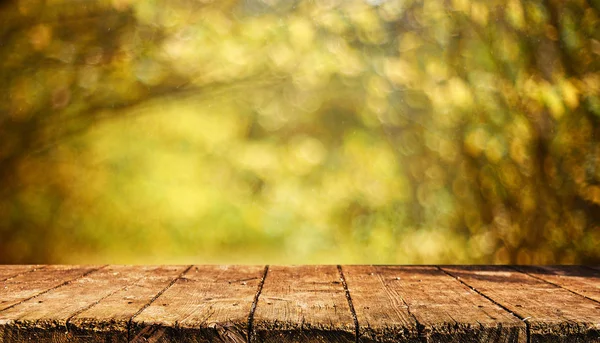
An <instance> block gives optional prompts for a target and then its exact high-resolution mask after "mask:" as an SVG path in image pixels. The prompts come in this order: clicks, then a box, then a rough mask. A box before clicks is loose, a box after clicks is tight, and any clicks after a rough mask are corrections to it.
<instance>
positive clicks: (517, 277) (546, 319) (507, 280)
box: [442, 266, 600, 343]
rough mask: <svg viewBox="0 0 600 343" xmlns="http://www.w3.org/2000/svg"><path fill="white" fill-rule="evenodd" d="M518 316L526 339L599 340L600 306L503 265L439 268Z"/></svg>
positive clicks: (534, 340) (559, 340)
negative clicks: (523, 327)
mask: <svg viewBox="0 0 600 343" xmlns="http://www.w3.org/2000/svg"><path fill="white" fill-rule="evenodd" d="M442 268H443V270H445V271H447V272H448V273H450V274H451V275H453V276H455V277H457V278H459V280H460V281H462V282H464V283H465V284H467V285H469V286H470V287H473V288H475V289H476V290H477V291H478V292H480V293H481V294H483V295H485V296H487V297H489V298H490V299H491V300H493V301H494V302H496V303H498V304H499V305H501V306H503V307H504V308H506V309H507V310H508V311H511V312H512V313H514V314H515V315H517V316H519V317H520V318H522V319H523V320H524V321H525V322H526V323H527V324H528V327H529V335H530V342H532V343H536V342H600V331H599V329H600V328H599V326H598V324H600V306H598V303H595V302H594V301H591V300H589V299H586V298H584V297H582V296H580V295H577V294H573V293H572V292H570V291H568V290H566V289H564V288H561V287H558V286H555V285H552V284H550V283H547V282H545V281H542V280H539V279H536V278H534V277H531V276H529V275H526V274H524V273H520V272H517V271H515V270H513V269H511V268H507V267H497V266H470V267H442Z"/></svg>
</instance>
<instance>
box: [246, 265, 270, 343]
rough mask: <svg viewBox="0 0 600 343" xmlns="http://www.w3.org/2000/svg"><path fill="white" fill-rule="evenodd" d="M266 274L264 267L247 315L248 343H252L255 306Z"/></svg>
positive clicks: (266, 270) (267, 268) (266, 268)
mask: <svg viewBox="0 0 600 343" xmlns="http://www.w3.org/2000/svg"><path fill="white" fill-rule="evenodd" d="M268 273H269V266H268V265H266V266H265V270H264V272H263V275H262V278H261V279H260V282H259V284H258V287H257V290H256V294H255V295H254V300H253V301H252V306H251V307H250V313H249V314H248V334H247V335H246V337H247V342H248V343H250V342H252V335H253V332H252V331H253V330H254V328H253V325H254V312H256V305H257V304H258V300H259V298H260V293H261V292H262V289H263V286H264V284H265V280H266V279H267V275H268Z"/></svg>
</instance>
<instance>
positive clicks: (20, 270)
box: [0, 264, 43, 282]
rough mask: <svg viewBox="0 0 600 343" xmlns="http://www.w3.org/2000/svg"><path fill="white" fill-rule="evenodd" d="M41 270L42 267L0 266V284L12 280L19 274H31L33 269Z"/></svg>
mask: <svg viewBox="0 0 600 343" xmlns="http://www.w3.org/2000/svg"><path fill="white" fill-rule="evenodd" d="M38 268H43V266H38V265H33V264H32V265H25V264H23V265H20V264H16V265H4V266H0V282H2V281H6V280H7V279H12V278H14V277H16V276H19V275H21V274H25V273H28V272H32V271H34V270H35V269H38Z"/></svg>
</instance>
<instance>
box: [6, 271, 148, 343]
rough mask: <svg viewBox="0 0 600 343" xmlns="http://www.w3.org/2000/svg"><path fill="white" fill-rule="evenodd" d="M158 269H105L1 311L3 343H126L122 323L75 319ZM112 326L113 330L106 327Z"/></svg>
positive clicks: (125, 334)
mask: <svg viewBox="0 0 600 343" xmlns="http://www.w3.org/2000/svg"><path fill="white" fill-rule="evenodd" d="M79 269H80V268H75V269H65V270H63V271H77V270H79ZM155 269H156V268H153V267H145V266H144V267H136V266H109V267H105V268H102V269H98V270H94V271H92V272H91V273H89V274H87V275H84V276H82V277H79V278H77V279H75V280H73V281H72V282H69V283H67V284H63V285H61V286H59V287H56V288H54V289H52V290H50V291H48V292H46V293H43V294H41V295H38V296H36V297H35V298H31V299H29V300H27V301H24V302H21V303H19V304H17V305H16V306H13V307H11V308H8V309H5V310H4V311H2V312H0V320H1V322H0V323H2V324H3V325H2V327H1V329H0V341H2V342H5V341H6V342H12V341H14V342H21V341H36V342H98V341H100V340H101V341H109V342H126V341H127V340H128V337H127V335H128V331H127V328H125V329H124V330H121V329H119V324H118V323H110V319H109V321H104V322H103V320H102V319H100V320H98V321H97V323H96V324H94V325H92V324H91V323H89V322H87V321H85V316H83V317H80V318H78V320H77V321H76V325H73V323H72V320H73V319H74V318H75V317H77V316H78V315H81V314H83V313H84V312H85V311H88V310H90V309H91V308H93V307H94V306H96V305H97V304H98V303H99V302H101V301H103V300H106V299H108V298H110V297H111V296H112V295H114V294H115V293H118V292H123V291H124V290H125V289H126V288H127V287H132V286H134V285H135V284H136V283H137V282H139V281H141V280H145V279H147V278H148V277H151V275H152V272H153V271H154V270H155ZM92 270H93V269H92ZM43 271H47V270H46V269H43ZM79 274H80V275H81V272H79ZM111 325H112V326H113V327H112V328H110V327H108V328H106V327H107V326H111ZM102 328H104V330H102Z"/></svg>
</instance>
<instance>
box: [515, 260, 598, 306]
mask: <svg viewBox="0 0 600 343" xmlns="http://www.w3.org/2000/svg"><path fill="white" fill-rule="evenodd" d="M507 267H508V268H510V269H512V270H515V271H517V272H519V273H522V274H525V275H528V276H531V277H532V278H534V279H537V280H540V281H543V282H545V283H548V284H551V285H552V286H556V287H558V288H562V289H564V290H566V291H569V292H571V293H573V294H575V295H578V296H581V297H584V298H585V299H587V300H590V301H593V302H595V303H597V304H600V301H598V300H596V299H593V298H590V297H588V296H586V295H584V294H581V293H579V292H576V291H574V290H572V289H570V288H567V287H564V286H562V285H560V284H558V283H555V282H552V281H550V280H546V279H544V278H541V277H539V276H535V275H533V274H531V273H529V272H527V271H525V270H521V269H519V268H518V267H515V266H507ZM584 267H585V266H584ZM586 268H589V267H586ZM589 269H591V270H594V269H593V268H589Z"/></svg>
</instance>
